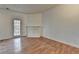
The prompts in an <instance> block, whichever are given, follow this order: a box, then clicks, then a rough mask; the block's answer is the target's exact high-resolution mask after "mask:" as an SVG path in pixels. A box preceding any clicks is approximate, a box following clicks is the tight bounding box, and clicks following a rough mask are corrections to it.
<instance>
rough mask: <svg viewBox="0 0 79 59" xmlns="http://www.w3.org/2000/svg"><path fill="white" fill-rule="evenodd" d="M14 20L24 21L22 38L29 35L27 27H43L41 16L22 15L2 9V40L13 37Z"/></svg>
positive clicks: (0, 38)
mask: <svg viewBox="0 0 79 59" xmlns="http://www.w3.org/2000/svg"><path fill="white" fill-rule="evenodd" d="M14 18H19V19H21V21H22V36H26V35H27V32H26V30H27V29H26V26H28V25H32V26H41V14H22V13H18V12H12V11H6V10H1V9H0V40H2V39H8V38H12V37H13V36H12V30H13V29H12V20H13V19H14ZM38 33H40V32H38Z"/></svg>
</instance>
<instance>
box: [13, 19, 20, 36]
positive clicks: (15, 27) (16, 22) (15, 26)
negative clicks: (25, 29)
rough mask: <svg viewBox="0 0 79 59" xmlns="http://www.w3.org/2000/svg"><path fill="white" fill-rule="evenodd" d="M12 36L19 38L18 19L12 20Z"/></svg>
mask: <svg viewBox="0 0 79 59" xmlns="http://www.w3.org/2000/svg"><path fill="white" fill-rule="evenodd" d="M13 36H14V37H18V36H21V20H20V19H14V20H13Z"/></svg>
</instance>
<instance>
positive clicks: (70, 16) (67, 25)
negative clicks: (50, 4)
mask: <svg viewBox="0 0 79 59" xmlns="http://www.w3.org/2000/svg"><path fill="white" fill-rule="evenodd" d="M42 19H43V23H42V24H43V36H44V37H47V38H50V39H53V40H57V41H60V42H64V43H66V44H70V45H73V46H76V47H79V5H59V6H57V7H55V8H52V9H50V10H48V11H45V12H44V13H42Z"/></svg>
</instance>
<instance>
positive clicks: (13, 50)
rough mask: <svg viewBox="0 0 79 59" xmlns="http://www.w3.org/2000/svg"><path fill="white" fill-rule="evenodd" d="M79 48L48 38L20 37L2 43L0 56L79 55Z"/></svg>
mask: <svg viewBox="0 0 79 59" xmlns="http://www.w3.org/2000/svg"><path fill="white" fill-rule="evenodd" d="M78 53H79V48H76V47H72V46H69V45H66V44H63V43H60V42H57V41H54V40H49V39H47V38H43V37H41V38H27V37H19V38H15V39H10V40H4V41H0V54H78Z"/></svg>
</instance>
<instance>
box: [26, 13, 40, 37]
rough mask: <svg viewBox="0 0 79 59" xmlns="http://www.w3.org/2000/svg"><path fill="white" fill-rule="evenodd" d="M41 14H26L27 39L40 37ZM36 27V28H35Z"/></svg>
mask: <svg viewBox="0 0 79 59" xmlns="http://www.w3.org/2000/svg"><path fill="white" fill-rule="evenodd" d="M41 21H42V19H41V14H40V13H36V14H28V19H27V29H26V30H27V33H28V34H27V36H28V37H40V36H41V33H42V32H41ZM29 26H30V27H29ZM35 26H36V27H35Z"/></svg>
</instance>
